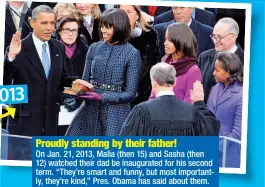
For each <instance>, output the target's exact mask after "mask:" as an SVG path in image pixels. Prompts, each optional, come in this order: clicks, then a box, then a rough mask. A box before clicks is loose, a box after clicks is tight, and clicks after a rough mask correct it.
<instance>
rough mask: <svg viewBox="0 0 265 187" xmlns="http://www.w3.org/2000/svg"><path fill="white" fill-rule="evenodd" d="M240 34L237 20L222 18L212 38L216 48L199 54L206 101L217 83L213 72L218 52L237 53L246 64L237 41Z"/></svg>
mask: <svg viewBox="0 0 265 187" xmlns="http://www.w3.org/2000/svg"><path fill="white" fill-rule="evenodd" d="M238 35H239V27H238V24H237V22H236V21H235V20H234V19H232V18H222V19H220V20H219V21H218V22H217V23H216V25H215V27H214V30H213V34H212V36H211V37H212V40H213V42H214V45H215V48H214V49H210V50H208V51H205V52H203V53H202V54H201V55H200V56H199V60H198V61H199V63H198V66H199V68H200V70H201V73H202V83H203V87H204V92H205V102H207V100H208V97H209V94H210V92H211V89H212V87H213V86H214V85H215V84H216V82H215V79H214V76H213V72H214V64H215V61H216V57H217V53H218V52H230V53H236V54H237V55H238V57H239V59H240V60H241V62H242V64H244V51H243V50H242V48H241V47H240V45H239V44H237V43H236V40H237V37H238Z"/></svg>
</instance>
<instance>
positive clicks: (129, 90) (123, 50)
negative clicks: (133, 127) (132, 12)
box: [66, 9, 141, 136]
mask: <svg viewBox="0 0 265 187" xmlns="http://www.w3.org/2000/svg"><path fill="white" fill-rule="evenodd" d="M100 30H101V38H102V41H100V42H97V43H93V44H92V45H91V46H90V48H89V51H88V53H87V57H86V62H85V69H84V73H83V79H82V80H80V79H79V80H77V81H76V82H75V83H78V84H81V85H84V86H86V87H88V88H89V89H91V91H90V92H86V94H85V95H82V96H79V98H82V99H84V102H83V103H82V105H81V109H80V110H79V111H78V113H77V115H76V116H75V118H74V119H73V121H72V123H71V125H70V126H69V128H68V130H67V133H66V135H71V136H82V135H86V136H117V135H119V133H120V131H121V128H122V125H123V123H124V121H125V120H126V118H127V116H128V115H129V113H130V111H131V109H130V103H131V102H132V101H133V100H134V99H135V96H136V92H137V89H138V84H139V79H140V74H141V58H140V53H139V51H138V50H136V49H135V48H134V47H133V46H132V45H131V44H129V43H128V40H129V39H130V33H131V28H130V22H129V18H128V16H127V14H126V13H125V12H124V11H123V10H120V9H109V10H107V11H105V12H104V14H103V16H102V19H101V21H100Z"/></svg>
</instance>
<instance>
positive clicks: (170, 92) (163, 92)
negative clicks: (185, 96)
mask: <svg viewBox="0 0 265 187" xmlns="http://www.w3.org/2000/svg"><path fill="white" fill-rule="evenodd" d="M164 95H175V94H174V92H173V91H160V92H158V94H157V96H156V97H159V96H164Z"/></svg>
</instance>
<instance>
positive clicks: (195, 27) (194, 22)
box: [190, 19, 198, 38]
mask: <svg viewBox="0 0 265 187" xmlns="http://www.w3.org/2000/svg"><path fill="white" fill-rule="evenodd" d="M190 28H191V30H192V31H193V33H194V35H195V36H196V34H197V30H198V28H197V21H196V20H195V19H192V21H191V24H190ZM196 38H197V37H196Z"/></svg>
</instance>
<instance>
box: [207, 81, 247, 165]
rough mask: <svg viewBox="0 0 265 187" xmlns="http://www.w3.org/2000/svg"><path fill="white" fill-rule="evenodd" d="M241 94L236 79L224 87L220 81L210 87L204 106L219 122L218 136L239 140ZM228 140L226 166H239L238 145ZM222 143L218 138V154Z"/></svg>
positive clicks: (241, 90)
mask: <svg viewBox="0 0 265 187" xmlns="http://www.w3.org/2000/svg"><path fill="white" fill-rule="evenodd" d="M242 94H243V86H242V85H240V84H239V83H238V82H237V81H235V82H234V83H233V84H232V85H229V86H227V87H226V88H224V85H223V84H220V83H218V84H216V85H215V86H214V87H213V88H212V91H211V93H210V96H209V99H208V102H207V106H206V107H207V109H209V110H210V111H212V112H213V113H214V114H215V116H216V118H217V119H218V120H219V121H220V123H221V127H220V132H219V136H228V137H231V138H234V139H237V140H239V141H240V140H241V126H242V124H241V122H242ZM228 142H229V144H227V149H226V156H227V157H226V167H240V145H239V144H236V143H233V142H231V141H228ZM222 145H223V141H222V140H221V139H220V145H219V150H220V156H222V152H223V150H222ZM220 158H222V157H220ZM221 161H222V160H221V159H220V162H221Z"/></svg>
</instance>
